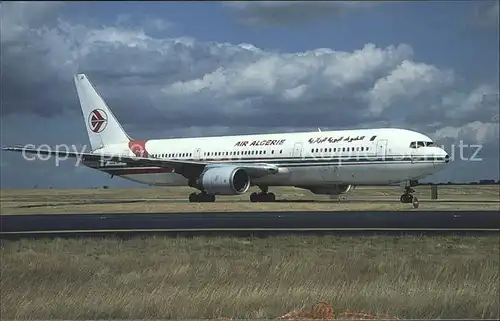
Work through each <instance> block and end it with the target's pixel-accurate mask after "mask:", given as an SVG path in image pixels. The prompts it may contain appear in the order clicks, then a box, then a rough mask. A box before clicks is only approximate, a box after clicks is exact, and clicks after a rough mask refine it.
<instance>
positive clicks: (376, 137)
mask: <svg viewBox="0 0 500 321" xmlns="http://www.w3.org/2000/svg"><path fill="white" fill-rule="evenodd" d="M74 83H75V86H76V90H77V95H78V99H79V101H80V105H81V109H82V113H83V117H84V120H85V124H86V129H87V133H88V137H89V140H90V145H91V151H90V152H76V151H75V152H70V151H67V150H64V151H62V150H41V149H39V148H28V147H23V146H19V145H17V146H8V147H4V148H2V149H3V150H6V151H14V152H22V153H30V154H39V155H52V156H59V157H69V158H77V159H79V160H80V161H81V164H83V165H84V166H87V167H89V168H92V169H95V170H98V171H101V172H104V173H107V174H110V175H111V177H114V176H118V177H121V178H124V179H128V180H131V181H134V182H138V183H141V184H147V185H150V186H190V187H192V188H195V189H197V190H198V191H199V192H198V193H195V192H193V193H191V194H190V195H189V202H215V201H216V195H241V194H244V193H246V192H247V191H248V189H249V188H250V187H251V186H257V187H258V188H259V189H260V192H259V193H257V192H254V193H251V194H250V201H251V202H273V201H275V200H276V196H275V194H274V193H272V192H269V188H270V187H276V186H294V187H297V188H301V189H305V190H309V191H311V192H312V193H314V194H319V195H340V194H344V193H347V192H350V191H352V190H354V188H355V187H356V186H362V185H395V184H399V185H400V186H401V188H402V190H404V193H403V194H402V195H401V197H400V202H401V203H412V202H413V200H414V197H413V194H412V193H413V192H415V191H414V190H413V189H412V187H413V186H415V185H416V184H418V180H419V179H422V178H424V177H426V176H429V175H431V174H434V173H436V172H437V171H440V170H442V169H443V168H444V167H445V166H446V164H448V163H449V160H450V159H449V156H448V154H447V152H446V151H445V150H444V149H442V148H440V147H438V146H437V145H436V144H435V143H434V142H433V140H432V139H431V138H429V137H428V136H427V135H424V134H422V133H418V132H415V131H411V130H407V129H401V128H374V129H352V130H335V131H321V130H320V129H319V130H318V131H315V132H296V133H272V134H253V135H235V136H209V137H193V138H172V139H150V140H138V139H133V138H131V137H130V136H129V135H128V134H127V133H126V132H125V130H124V129H123V127H122V126H121V124H120V123H119V122H118V120H117V118H116V117H115V116H114V114H113V113H112V112H111V110H110V108H108V106H107V105H106V103H105V101H104V100H103V98H102V97H101V95H100V94H99V92H98V91H97V90H96V88H95V87H94V86H93V84H92V83H91V81H90V80H89V78H88V77H87V76H86V75H85V74H77V75H75V76H74Z"/></svg>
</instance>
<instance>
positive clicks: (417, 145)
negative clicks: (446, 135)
mask: <svg viewBox="0 0 500 321" xmlns="http://www.w3.org/2000/svg"><path fill="white" fill-rule="evenodd" d="M428 146H434V142H423V141H420V142H411V143H410V148H420V147H428Z"/></svg>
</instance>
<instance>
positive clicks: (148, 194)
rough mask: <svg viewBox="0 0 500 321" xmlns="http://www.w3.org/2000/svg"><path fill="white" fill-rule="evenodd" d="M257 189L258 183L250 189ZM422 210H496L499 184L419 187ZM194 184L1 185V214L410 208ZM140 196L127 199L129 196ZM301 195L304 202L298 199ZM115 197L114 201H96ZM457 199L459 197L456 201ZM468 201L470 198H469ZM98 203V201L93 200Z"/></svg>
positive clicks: (373, 192) (370, 194)
mask: <svg viewBox="0 0 500 321" xmlns="http://www.w3.org/2000/svg"><path fill="white" fill-rule="evenodd" d="M252 190H256V189H252ZM416 190H417V191H416V194H415V195H416V196H418V198H419V200H420V203H421V205H420V207H419V210H498V208H499V204H500V203H499V199H500V189H499V186H440V187H439V200H437V201H436V200H431V199H430V188H429V186H419V187H417V188H416ZM192 191H193V190H192V189H190V188H182V187H178V188H174V187H171V188H138V189H107V190H106V189H25V190H24V189H23V190H16V189H3V190H1V191H0V192H1V199H0V201H1V205H0V212H1V213H2V214H31V213H96V212H99V213H104V212H121V213H123V212H134V213H143V212H144V213H147V212H179V211H186V212H187V211H228V212H231V211H280V210H284V211H304V210H320V211H327V210H332V209H333V210H408V209H411V208H412V206H411V205H410V204H401V203H399V195H400V194H401V191H400V190H399V188H398V187H358V188H357V189H355V190H354V191H353V192H350V193H348V194H344V195H343V196H345V197H346V198H347V201H340V202H339V201H337V200H331V199H330V198H329V197H328V196H318V195H314V194H312V193H310V192H308V191H306V190H302V189H298V188H273V192H275V193H276V194H277V195H278V199H286V200H289V201H290V202H278V203H250V202H249V201H248V193H247V194H245V195H239V196H220V197H218V200H217V202H216V203H201V204H196V203H194V204H193V203H188V202H187V195H189V193H191V192H192ZM134 200H136V201H138V202H137V203H127V201H134ZM298 200H300V201H302V202H297V201H298ZM96 201H101V202H105V201H108V202H109V201H113V202H114V203H112V204H95V202H96ZM457 201H459V202H457ZM468 201H469V202H468ZM92 203H94V204H92Z"/></svg>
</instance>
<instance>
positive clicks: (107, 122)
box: [74, 74, 131, 150]
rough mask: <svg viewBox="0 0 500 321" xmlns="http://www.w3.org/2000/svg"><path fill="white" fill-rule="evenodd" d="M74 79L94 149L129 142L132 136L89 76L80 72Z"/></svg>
mask: <svg viewBox="0 0 500 321" xmlns="http://www.w3.org/2000/svg"><path fill="white" fill-rule="evenodd" d="M74 80H75V86H76V90H77V93H78V99H79V100H80V105H81V107H82V113H83V119H84V121H85V127H86V128H87V133H88V135H89V140H90V146H91V147H92V150H96V149H98V148H101V147H104V146H106V145H110V144H116V143H123V142H129V141H130V140H131V138H130V137H129V136H128V135H127V133H126V132H125V131H124V130H123V128H122V126H121V125H120V123H119V122H118V120H117V119H116V117H115V115H113V113H112V112H111V110H110V109H109V108H108V106H107V105H106V103H105V102H104V100H103V99H102V97H101V95H99V93H98V92H97V90H96V89H95V88H94V86H93V85H92V83H91V82H90V80H89V79H88V78H87V76H85V75H84V74H78V75H76V76H75V77H74Z"/></svg>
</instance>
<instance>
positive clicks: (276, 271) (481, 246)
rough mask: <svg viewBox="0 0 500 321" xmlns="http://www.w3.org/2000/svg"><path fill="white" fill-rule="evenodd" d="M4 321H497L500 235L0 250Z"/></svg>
mask: <svg viewBox="0 0 500 321" xmlns="http://www.w3.org/2000/svg"><path fill="white" fill-rule="evenodd" d="M1 255H2V265H1V272H2V278H1V283H0V288H1V291H2V295H1V304H0V309H1V316H2V319H146V318H156V319H160V318H161V319H185V318H189V319H200V318H219V317H234V318H237V317H238V318H253V319H256V318H275V317H278V316H281V315H283V314H285V313H286V312H289V311H291V310H293V309H296V308H301V307H303V306H309V305H312V304H314V303H316V302H318V301H325V302H328V303H330V304H331V305H332V306H333V308H334V311H336V312H340V311H344V310H351V311H359V312H366V313H372V314H381V313H384V314H388V315H391V316H398V317H400V318H415V319H428V318H448V319H459V318H460V319H461V318H476V319H480V318H498V317H500V313H499V309H500V305H499V299H498V298H499V294H500V293H499V284H500V276H499V263H500V262H499V255H500V253H499V239H498V237H492V236H489V237H400V238H398V237H365V238H354V237H333V236H327V237H299V236H294V237H273V238H263V239H251V238H246V239H242V238H217V237H198V238H191V239H189V238H178V239H175V238H163V237H151V238H145V239H140V238H137V239H130V240H118V239H80V240H75V239H73V240H62V239H55V240H45V241H29V240H24V241H15V242H14V241H3V244H2V248H1Z"/></svg>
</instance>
